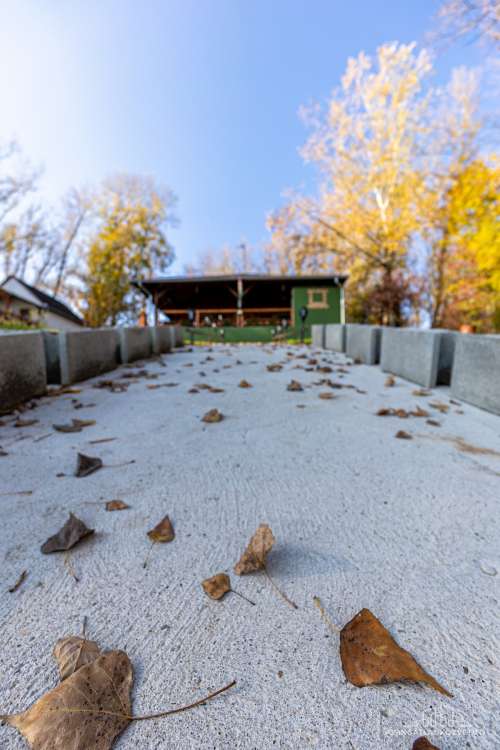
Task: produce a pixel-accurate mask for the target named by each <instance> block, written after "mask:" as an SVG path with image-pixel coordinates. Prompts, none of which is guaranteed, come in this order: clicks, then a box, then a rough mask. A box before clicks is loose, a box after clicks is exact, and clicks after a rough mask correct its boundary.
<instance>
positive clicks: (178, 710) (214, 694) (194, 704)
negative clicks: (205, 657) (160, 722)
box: [127, 680, 236, 721]
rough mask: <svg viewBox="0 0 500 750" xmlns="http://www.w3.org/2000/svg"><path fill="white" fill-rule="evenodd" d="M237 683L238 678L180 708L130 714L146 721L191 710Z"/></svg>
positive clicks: (133, 718)
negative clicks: (135, 714)
mask: <svg viewBox="0 0 500 750" xmlns="http://www.w3.org/2000/svg"><path fill="white" fill-rule="evenodd" d="M235 685H236V680H233V681H232V682H230V683H229V685H226V686H225V687H223V688H220V689H219V690H216V691H215V693H210V695H207V696H205V698H200V700H199V701H195V702H194V703H190V704H189V705H188V706H181V707H180V708H172V709H170V711H162V712H161V713H159V714H147V715H146V716H128V717H127V718H129V719H130V720H131V721H146V720H148V719H162V718H163V717H164V716H172V714H179V713H181V712H182V711H189V710H190V709H191V708H196V707H197V706H201V705H203V703H206V702H207V701H210V700H212V698H215V697H216V696H217V695H220V694H221V693H224V692H225V691H226V690H229V689H230V688H232V687H234V686H235Z"/></svg>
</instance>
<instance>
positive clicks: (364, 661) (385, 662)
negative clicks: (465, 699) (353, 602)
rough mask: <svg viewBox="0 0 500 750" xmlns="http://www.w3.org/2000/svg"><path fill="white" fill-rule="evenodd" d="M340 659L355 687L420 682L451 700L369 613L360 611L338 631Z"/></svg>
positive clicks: (447, 693) (363, 610)
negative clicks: (405, 681) (404, 681)
mask: <svg viewBox="0 0 500 750" xmlns="http://www.w3.org/2000/svg"><path fill="white" fill-rule="evenodd" d="M340 658H341V661H342V669H343V670H344V674H345V676H346V677H347V679H348V680H349V682H350V683H352V684H353V685H356V686H357V687H365V686H366V685H382V684H387V683H390V682H400V681H401V680H409V681H410V682H424V683H426V684H427V685H430V686H431V687H432V688H434V690H437V691H438V692H439V693H443V695H447V696H448V697H450V698H451V697H452V696H451V693H449V692H448V691H447V690H445V689H444V688H443V687H442V686H441V685H440V684H439V682H437V681H436V680H435V679H434V677H431V675H429V674H427V672H425V671H424V670H423V669H422V667H421V666H420V665H419V664H418V662H417V661H415V659H414V658H413V656H412V655H411V654H410V653H409V652H408V651H405V650H404V649H403V648H401V647H400V646H398V644H397V643H396V641H395V640H394V639H393V637H392V636H391V634H390V633H389V631H388V630H387V629H386V628H385V627H384V626H383V625H382V623H381V622H380V620H378V619H377V618H376V617H375V615H374V614H372V612H370V610H369V609H362V610H361V611H360V612H358V614H357V615H355V616H354V617H353V619H352V620H351V621H350V622H348V623H347V625H345V626H344V627H343V628H342V630H341V633H340Z"/></svg>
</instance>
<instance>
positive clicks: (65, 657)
mask: <svg viewBox="0 0 500 750" xmlns="http://www.w3.org/2000/svg"><path fill="white" fill-rule="evenodd" d="M100 655H101V649H100V648H99V646H98V645H97V643H95V641H87V639H86V638H81V637H80V636H77V635H69V636H68V637H67V638H60V639H59V640H58V641H57V643H56V645H55V646H54V651H53V656H54V659H55V660H56V662H57V666H58V667H59V676H60V678H61V682H62V681H63V680H65V679H66V678H67V677H71V675H72V674H73V673H74V672H76V671H77V670H78V669H80V667H84V666H85V665H86V664H91V663H92V662H93V661H95V660H96V659H97V657H98V656H100Z"/></svg>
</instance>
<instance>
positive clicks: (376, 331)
mask: <svg viewBox="0 0 500 750" xmlns="http://www.w3.org/2000/svg"><path fill="white" fill-rule="evenodd" d="M381 338H382V327H381V326H370V325H363V324H357V323H348V324H347V325H346V354H347V356H348V357H352V358H353V359H354V360H357V361H359V362H361V363H362V364H364V365H377V364H378V363H379V361H380V340H381Z"/></svg>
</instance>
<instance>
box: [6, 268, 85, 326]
mask: <svg viewBox="0 0 500 750" xmlns="http://www.w3.org/2000/svg"><path fill="white" fill-rule="evenodd" d="M12 280H14V281H16V282H17V283H18V284H21V285H22V286H23V287H24V289H25V290H26V291H27V292H28V294H29V296H27V297H21V296H19V295H18V294H17V293H16V292H14V291H12V290H10V289H8V288H6V284H7V283H8V282H9V281H12ZM2 287H3V288H4V290H5V291H6V292H7V293H8V294H10V295H11V296H13V297H17V298H18V299H23V301H26V302H29V303H30V304H33V305H35V307H40V308H42V309H44V310H47V311H49V312H51V313H53V314H54V315H59V317H61V318H66V320H70V321H71V322H72V323H76V324H77V325H83V320H82V318H80V317H79V316H78V315H76V313H74V312H73V310H71V309H70V308H69V307H68V305H66V304H65V303H64V302H61V300H60V299H57V297H53V296H51V295H50V294H47V293H46V292H42V291H41V290H40V289H37V288H36V287H34V286H32V285H31V284H28V283H27V282H26V281H23V280H22V279H20V278H18V277H17V276H13V275H11V276H7V278H6V279H5V280H4V281H3V282H2ZM33 298H34V299H33Z"/></svg>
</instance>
